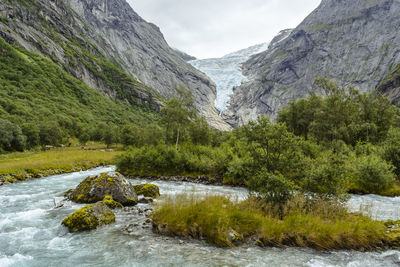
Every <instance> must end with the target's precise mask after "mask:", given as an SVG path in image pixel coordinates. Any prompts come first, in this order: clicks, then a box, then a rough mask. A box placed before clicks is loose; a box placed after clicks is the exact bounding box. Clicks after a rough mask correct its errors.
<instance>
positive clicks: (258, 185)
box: [247, 169, 299, 204]
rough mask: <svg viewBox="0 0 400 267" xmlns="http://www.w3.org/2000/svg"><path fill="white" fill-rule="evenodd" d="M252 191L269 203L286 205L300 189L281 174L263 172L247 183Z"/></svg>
mask: <svg viewBox="0 0 400 267" xmlns="http://www.w3.org/2000/svg"><path fill="white" fill-rule="evenodd" d="M247 186H248V187H249V189H250V190H251V191H255V192H257V193H259V194H260V195H261V196H262V197H263V198H264V199H265V200H266V201H267V202H272V203H276V204H284V203H286V202H287V201H288V200H290V199H291V198H292V197H293V196H294V195H295V194H296V190H297V189H299V187H298V186H297V185H296V184H295V183H293V182H292V181H290V180H289V179H287V178H285V177H284V176H283V175H282V174H281V173H279V172H275V173H271V172H268V171H267V170H265V169H263V170H261V171H260V172H259V173H258V174H257V175H256V176H253V177H251V178H250V179H249V181H248V182H247Z"/></svg>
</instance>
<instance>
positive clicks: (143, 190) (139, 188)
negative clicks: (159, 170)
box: [133, 184, 160, 198]
mask: <svg viewBox="0 0 400 267" xmlns="http://www.w3.org/2000/svg"><path fill="white" fill-rule="evenodd" d="M133 188H134V189H135V191H136V194H137V195H143V196H144V197H151V198H157V197H159V196H160V189H159V187H158V186H156V185H154V184H141V185H134V186H133Z"/></svg>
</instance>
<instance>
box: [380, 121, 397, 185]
mask: <svg viewBox="0 0 400 267" xmlns="http://www.w3.org/2000/svg"><path fill="white" fill-rule="evenodd" d="M383 157H384V159H385V160H387V161H388V162H391V163H392V164H393V166H394V173H395V174H396V175H397V177H399V176H400V129H399V128H390V130H389V132H388V135H387V138H386V140H385V142H384V143H383Z"/></svg>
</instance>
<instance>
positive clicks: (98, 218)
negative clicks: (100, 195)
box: [62, 201, 115, 232]
mask: <svg viewBox="0 0 400 267" xmlns="http://www.w3.org/2000/svg"><path fill="white" fill-rule="evenodd" d="M113 222H115V215H114V213H113V212H112V211H111V210H110V208H108V207H107V205H106V204H105V203H104V202H103V201H100V202H97V203H95V204H92V205H87V206H85V207H83V208H81V209H79V210H77V211H75V212H74V213H72V214H71V215H70V216H68V217H67V218H65V219H64V220H63V221H62V224H63V225H65V226H66V227H68V230H69V231H70V232H80V231H86V230H93V229H96V228H97V227H99V226H101V225H105V224H110V223H113Z"/></svg>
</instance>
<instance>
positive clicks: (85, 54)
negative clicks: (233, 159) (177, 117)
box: [0, 0, 227, 129]
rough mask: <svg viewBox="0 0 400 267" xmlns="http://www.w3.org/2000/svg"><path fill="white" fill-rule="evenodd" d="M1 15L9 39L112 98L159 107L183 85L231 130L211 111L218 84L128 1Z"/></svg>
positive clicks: (61, 4) (26, 5)
mask: <svg viewBox="0 0 400 267" xmlns="http://www.w3.org/2000/svg"><path fill="white" fill-rule="evenodd" d="M0 17H1V19H0V35H1V36H2V37H3V38H4V39H5V40H7V42H9V43H10V44H15V45H18V46H20V47H23V48H25V49H26V50H28V51H31V52H35V53H38V54H40V55H42V56H45V57H48V58H51V60H52V61H53V62H54V63H56V64H57V65H58V66H60V67H61V68H63V69H64V70H65V71H67V72H68V73H70V74H71V75H73V76H74V77H76V78H78V79H81V80H83V81H84V82H85V83H86V84H87V85H88V86H90V87H92V88H95V89H97V90H98V91H99V92H101V93H102V94H103V95H104V96H106V97H108V98H111V99H119V100H121V101H122V102H123V103H126V104H129V105H137V104H139V105H150V106H151V107H152V108H153V109H156V110H157V109H159V107H160V105H162V101H163V99H164V98H170V97H173V96H174V95H175V93H176V91H177V89H178V88H179V86H181V85H183V86H185V87H186V88H188V89H190V90H192V92H193V95H194V98H195V106H196V108H197V109H198V110H199V112H200V114H201V115H204V116H205V117H206V118H207V119H208V121H209V122H210V124H211V125H212V126H214V127H215V128H220V129H224V127H226V126H227V125H226V124H225V123H224V122H223V121H222V120H221V119H220V118H219V116H218V112H217V110H216V109H215V107H214V106H213V104H214V101H215V85H214V84H213V82H212V81H211V80H210V79H209V78H208V77H207V76H206V75H204V74H203V73H201V72H200V71H198V70H196V69H195V68H193V67H192V66H191V65H190V64H188V63H186V62H185V61H184V60H183V59H182V58H181V57H180V56H179V55H178V54H177V53H176V52H175V51H174V50H173V49H172V48H170V47H169V46H168V44H167V42H166V41H165V39H164V37H163V35H162V33H161V32H160V30H159V28H158V27H157V26H155V25H154V24H151V23H148V22H146V21H144V20H143V19H142V18H141V17H140V16H139V15H138V14H137V13H136V12H134V10H133V9H132V8H131V6H130V5H129V4H128V3H127V2H126V1H125V0H114V1H108V0H64V1H62V0H52V1H44V0H21V1H20V0H19V1H11V0H6V1H1V2H0Z"/></svg>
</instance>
